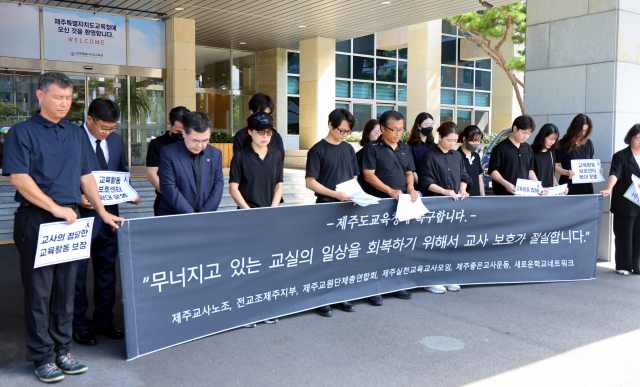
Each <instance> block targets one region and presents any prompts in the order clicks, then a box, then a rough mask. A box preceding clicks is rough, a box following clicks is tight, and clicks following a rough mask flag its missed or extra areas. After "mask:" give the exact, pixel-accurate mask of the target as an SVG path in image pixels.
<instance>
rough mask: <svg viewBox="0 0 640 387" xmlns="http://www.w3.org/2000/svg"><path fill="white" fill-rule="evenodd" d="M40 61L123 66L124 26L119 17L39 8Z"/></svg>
mask: <svg viewBox="0 0 640 387" xmlns="http://www.w3.org/2000/svg"><path fill="white" fill-rule="evenodd" d="M42 29H43V36H44V59H47V60H62V61H67V62H81V63H99V64H110V65H120V66H126V65H127V26H126V19H125V18H124V17H122V16H111V15H105V14H96V15H93V14H92V13H91V12H79V11H68V10H65V9H58V8H46V7H44V8H43V12H42Z"/></svg>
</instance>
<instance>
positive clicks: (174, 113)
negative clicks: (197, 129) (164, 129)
mask: <svg viewBox="0 0 640 387" xmlns="http://www.w3.org/2000/svg"><path fill="white" fill-rule="evenodd" d="M187 113H189V109H187V108H186V107H184V106H176V107H174V108H173V109H171V111H170V112H169V122H171V126H173V125H175V124H176V121H179V122H181V123H183V124H184V121H182V117H183V116H184V115H185V114H187Z"/></svg>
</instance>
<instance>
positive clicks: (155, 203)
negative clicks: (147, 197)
mask: <svg viewBox="0 0 640 387" xmlns="http://www.w3.org/2000/svg"><path fill="white" fill-rule="evenodd" d="M160 200H162V194H159V193H158V191H156V200H154V201H153V216H158V207H159V206H160Z"/></svg>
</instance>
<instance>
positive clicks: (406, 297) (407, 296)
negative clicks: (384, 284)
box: [391, 290, 411, 300]
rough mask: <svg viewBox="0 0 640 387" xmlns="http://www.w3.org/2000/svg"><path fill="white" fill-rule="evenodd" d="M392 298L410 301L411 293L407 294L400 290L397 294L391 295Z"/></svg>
mask: <svg viewBox="0 0 640 387" xmlns="http://www.w3.org/2000/svg"><path fill="white" fill-rule="evenodd" d="M391 295H392V296H394V297H396V298H399V299H401V300H410V299H411V293H409V292H408V291H406V290H400V291H398V292H395V293H391Z"/></svg>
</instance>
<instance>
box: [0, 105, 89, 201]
mask: <svg viewBox="0 0 640 387" xmlns="http://www.w3.org/2000/svg"><path fill="white" fill-rule="evenodd" d="M92 152H93V149H91V145H90V144H89V141H87V134H86V132H85V131H84V129H82V128H80V127H78V126H76V125H73V124H71V123H69V122H68V121H65V120H61V121H60V122H58V123H57V124H54V123H53V122H51V121H49V120H47V119H46V118H44V117H42V116H41V115H40V113H39V112H38V113H36V114H35V115H34V116H33V117H31V118H29V119H28V120H26V121H24V122H20V123H18V124H15V125H14V126H12V127H11V129H9V132H8V133H7V136H6V138H5V143H4V157H3V168H2V174H3V175H4V176H9V175H10V174H12V173H24V174H28V175H29V176H31V178H32V179H33V180H34V181H35V182H36V184H37V185H38V187H39V188H40V189H41V190H42V192H43V193H44V194H45V195H47V196H48V197H50V198H51V199H52V200H53V201H54V202H55V203H56V204H73V203H82V192H81V191H80V177H81V176H84V175H88V174H89V173H91V159H90V158H91V157H94V156H93V154H92ZM15 200H16V201H17V202H21V203H28V201H27V199H25V198H24V196H22V195H21V194H20V192H17V191H16V195H15Z"/></svg>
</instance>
